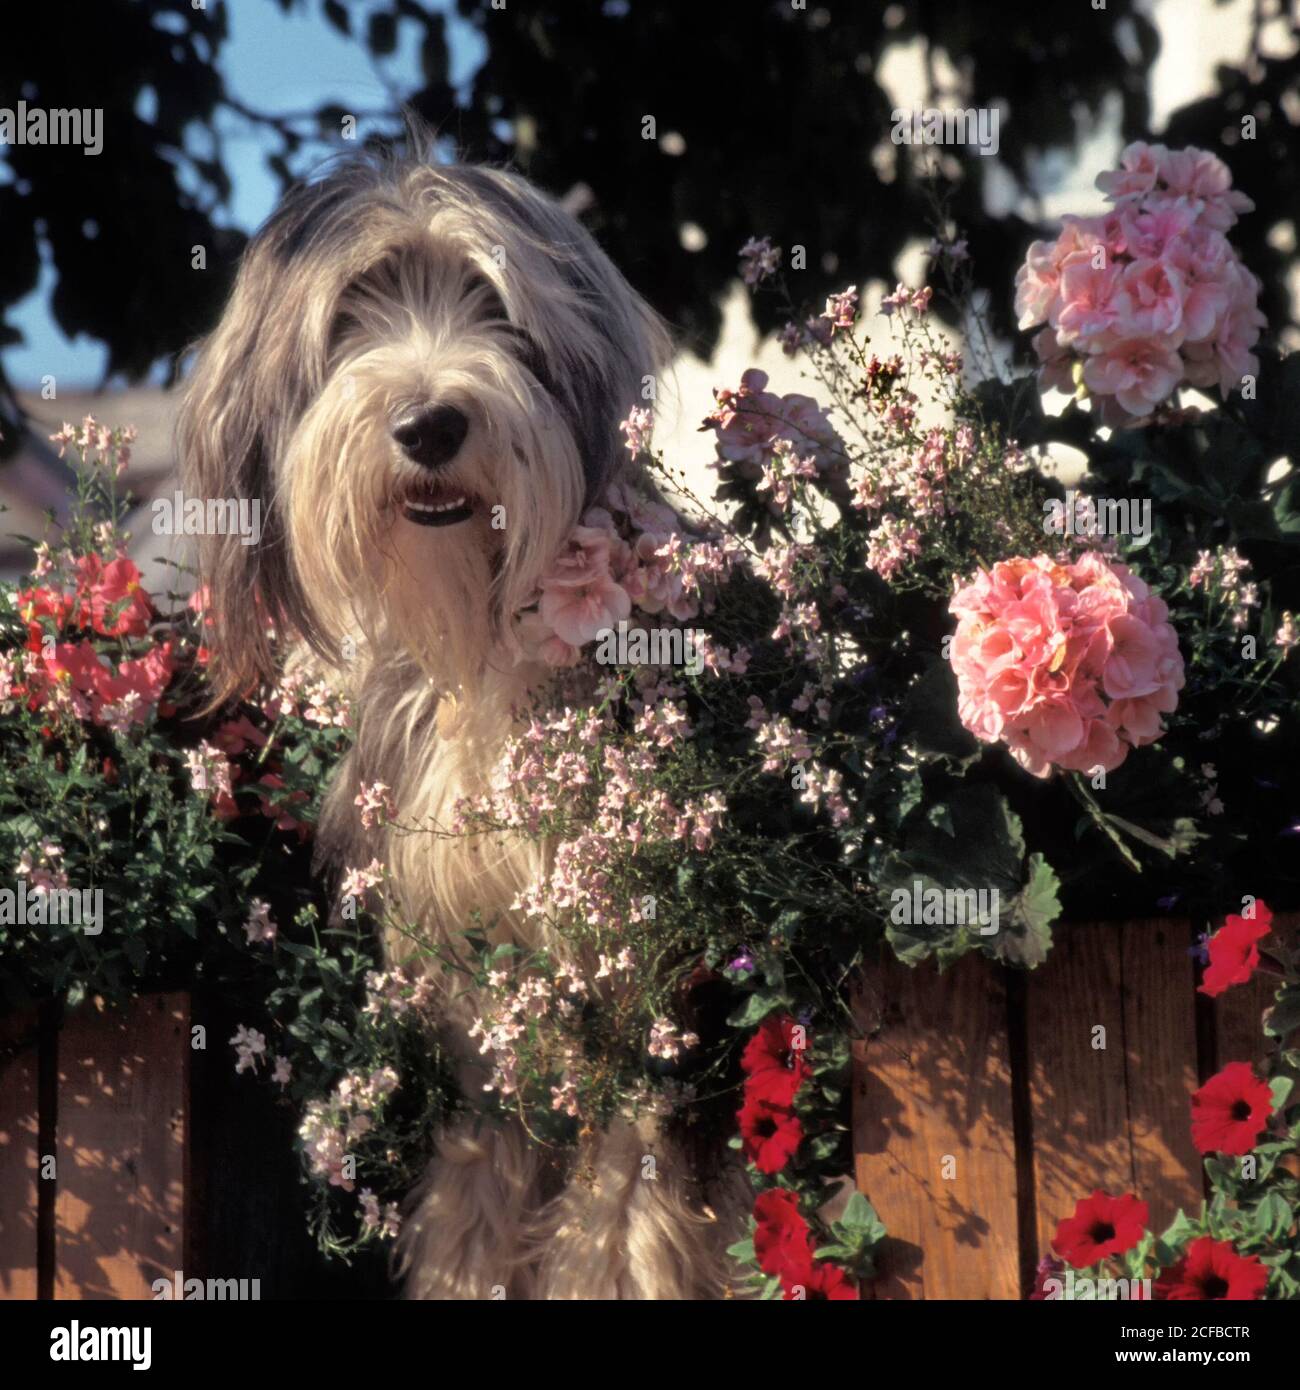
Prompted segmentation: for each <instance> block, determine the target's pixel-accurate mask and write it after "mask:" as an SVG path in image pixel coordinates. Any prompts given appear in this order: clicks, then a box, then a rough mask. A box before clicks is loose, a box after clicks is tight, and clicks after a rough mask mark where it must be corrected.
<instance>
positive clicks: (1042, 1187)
mask: <svg viewBox="0 0 1300 1390" xmlns="http://www.w3.org/2000/svg"><path fill="white" fill-rule="evenodd" d="M1121 987H1122V948H1121V936H1120V929H1119V928H1118V927H1116V926H1113V925H1111V924H1109V923H1107V924H1105V925H1102V926H1076V927H1075V928H1074V929H1073V930H1067V931H1064V932H1058V933H1057V937H1056V944H1055V945H1054V946H1053V947H1052V953H1051V955H1050V956H1049V957H1048V960H1047V963H1046V964H1044V965H1043V966H1041V967H1039V969H1038V970H1037V971H1036V972H1035V974H1034V976H1033V978H1031V979H1030V980H1029V982H1028V1020H1027V1037H1028V1053H1029V1058H1030V1062H1029V1094H1030V1104H1031V1107H1032V1115H1033V1160H1034V1162H1033V1177H1034V1210H1035V1213H1036V1216H1037V1230H1036V1232H1035V1234H1034V1248H1035V1249H1036V1250H1038V1251H1043V1250H1046V1249H1047V1247H1048V1242H1049V1241H1050V1240H1051V1237H1052V1233H1053V1232H1054V1231H1055V1229H1056V1223H1057V1222H1058V1221H1059V1220H1060V1219H1061V1217H1062V1216H1066V1215H1068V1214H1069V1213H1070V1212H1071V1211H1072V1210H1073V1209H1074V1203H1075V1201H1076V1200H1077V1199H1078V1198H1079V1197H1082V1196H1085V1195H1086V1194H1087V1193H1089V1192H1091V1191H1092V1190H1093V1188H1095V1187H1100V1188H1105V1189H1107V1190H1109V1191H1111V1192H1114V1191H1129V1190H1130V1189H1131V1188H1132V1186H1133V1155H1132V1150H1131V1147H1130V1145H1129V1141H1128V1105H1127V1098H1126V1094H1125V1085H1124V1001H1123V997H1122V993H1121ZM1101 1042H1104V1044H1105V1046H1104V1047H1103V1046H1095V1045H1094V1044H1095V1043H1101Z"/></svg>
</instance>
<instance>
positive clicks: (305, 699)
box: [262, 670, 359, 804]
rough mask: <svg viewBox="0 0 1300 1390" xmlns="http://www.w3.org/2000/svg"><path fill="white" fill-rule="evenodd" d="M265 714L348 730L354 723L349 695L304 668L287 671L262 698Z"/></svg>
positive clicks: (271, 718)
mask: <svg viewBox="0 0 1300 1390" xmlns="http://www.w3.org/2000/svg"><path fill="white" fill-rule="evenodd" d="M262 713H263V714H264V715H265V716H266V717H267V718H268V719H270V720H276V719H292V718H297V719H303V720H305V721H306V722H307V723H308V724H317V725H320V726H321V727H322V728H327V729H328V728H333V729H346V728H348V727H349V726H350V725H351V723H352V705H351V702H350V701H349V700H348V698H347V696H346V695H343V694H342V693H341V692H340V691H337V690H335V689H333V688H332V687H331V685H330V684H329V682H328V681H327V680H325V679H324V678H323V677H320V676H317V677H315V678H313V677H311V676H309V675H308V674H307V672H305V671H301V670H299V671H287V672H285V674H284V675H283V676H281V677H280V680H279V682H278V683H277V684H276V685H275V686H274V687H273V688H272V689H271V691H270V692H269V693H268V694H267V695H265V696H264V697H263V699H262ZM358 804H359V803H358Z"/></svg>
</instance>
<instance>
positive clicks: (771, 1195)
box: [754, 1188, 812, 1275]
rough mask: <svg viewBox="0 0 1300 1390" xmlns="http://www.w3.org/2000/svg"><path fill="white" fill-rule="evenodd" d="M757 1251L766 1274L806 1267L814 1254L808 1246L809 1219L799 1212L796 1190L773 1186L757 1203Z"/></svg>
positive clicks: (755, 1246) (760, 1195)
mask: <svg viewBox="0 0 1300 1390" xmlns="http://www.w3.org/2000/svg"><path fill="white" fill-rule="evenodd" d="M754 1220H755V1222H756V1223H757V1225H756V1226H755V1228H754V1254H755V1255H756V1256H757V1258H758V1267H759V1269H761V1270H762V1271H763V1273H764V1274H780V1275H784V1274H785V1273H786V1271H787V1270H803V1269H806V1268H807V1267H808V1262H809V1260H810V1259H811V1258H812V1257H811V1255H810V1253H809V1250H808V1223H807V1222H806V1221H805V1220H804V1219H803V1217H802V1216H800V1215H799V1199H798V1197H796V1196H795V1194H794V1193H793V1192H787V1191H785V1190H784V1189H783V1188H772V1189H771V1190H770V1191H768V1192H763V1193H760V1194H759V1197H758V1200H757V1201H756V1202H755V1203H754Z"/></svg>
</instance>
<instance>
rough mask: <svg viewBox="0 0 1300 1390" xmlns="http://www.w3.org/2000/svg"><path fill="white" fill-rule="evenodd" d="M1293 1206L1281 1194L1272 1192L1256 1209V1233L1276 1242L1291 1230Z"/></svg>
mask: <svg viewBox="0 0 1300 1390" xmlns="http://www.w3.org/2000/svg"><path fill="white" fill-rule="evenodd" d="M1292 1220H1293V1216H1292V1212H1291V1204H1290V1202H1288V1201H1287V1200H1286V1198H1285V1197H1283V1196H1282V1194H1281V1193H1280V1192H1270V1193H1269V1194H1268V1196H1266V1197H1265V1198H1264V1200H1263V1201H1262V1202H1260V1204H1259V1205H1258V1206H1257V1207H1256V1208H1255V1223H1254V1224H1255V1231H1256V1233H1257V1234H1258V1235H1261V1236H1263V1237H1264V1238H1265V1239H1272V1240H1276V1239H1277V1238H1278V1237H1279V1236H1281V1235H1283V1234H1285V1233H1286V1232H1287V1231H1289V1230H1290V1229H1291V1222H1292Z"/></svg>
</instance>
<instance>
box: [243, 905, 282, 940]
mask: <svg viewBox="0 0 1300 1390" xmlns="http://www.w3.org/2000/svg"><path fill="white" fill-rule="evenodd" d="M278 930H279V929H278V927H277V926H276V921H275V918H274V917H272V916H271V905H270V904H269V903H264V902H263V901H262V900H261V898H254V899H253V900H252V901H251V902H250V903H249V905H248V917H247V918H246V919H245V921H244V936H245V938H246V939H247V941H248V944H249V945H250V946H253V945H259V944H260V945H264V946H270V945H274V943H275V937H276V933H277V931H278Z"/></svg>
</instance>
